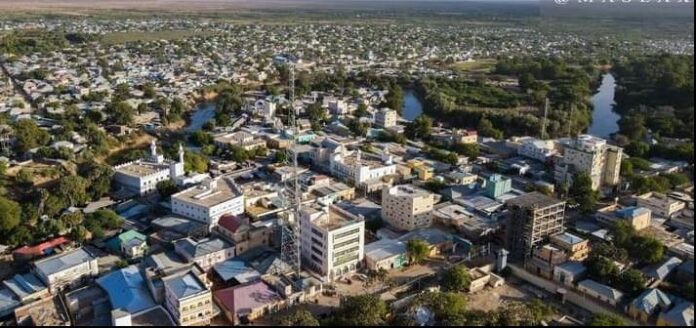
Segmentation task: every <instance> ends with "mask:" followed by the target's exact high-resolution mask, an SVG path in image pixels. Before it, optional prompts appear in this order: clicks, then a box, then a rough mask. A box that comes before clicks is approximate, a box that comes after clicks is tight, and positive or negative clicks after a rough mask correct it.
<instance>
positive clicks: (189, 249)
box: [174, 238, 235, 272]
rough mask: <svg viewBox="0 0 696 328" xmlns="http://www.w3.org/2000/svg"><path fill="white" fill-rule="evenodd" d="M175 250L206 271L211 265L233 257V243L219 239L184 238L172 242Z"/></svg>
mask: <svg viewBox="0 0 696 328" xmlns="http://www.w3.org/2000/svg"><path fill="white" fill-rule="evenodd" d="M174 249H175V250H176V252H177V253H178V254H179V255H181V256H182V257H184V258H185V259H186V260H188V261H189V262H194V263H196V264H198V266H200V267H201V269H203V271H206V272H207V271H208V270H209V269H211V268H212V267H213V265H215V264H218V263H220V262H223V261H225V260H227V259H230V258H232V257H234V255H235V253H234V245H232V244H230V243H228V242H226V241H224V240H222V239H220V238H214V239H209V238H206V239H202V240H199V241H194V240H193V239H191V238H184V239H180V240H177V241H175V242H174Z"/></svg>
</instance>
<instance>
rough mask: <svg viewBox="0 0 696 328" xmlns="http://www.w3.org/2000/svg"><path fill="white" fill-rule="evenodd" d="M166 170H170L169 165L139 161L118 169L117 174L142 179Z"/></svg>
mask: <svg viewBox="0 0 696 328" xmlns="http://www.w3.org/2000/svg"><path fill="white" fill-rule="evenodd" d="M164 170H169V165H167V164H158V163H152V162H146V161H142V160H139V161H135V162H133V163H129V164H126V165H123V166H121V167H119V168H117V169H116V172H118V173H121V174H124V175H128V176H132V177H137V178H142V177H145V176H148V175H151V174H155V173H157V172H160V171H164Z"/></svg>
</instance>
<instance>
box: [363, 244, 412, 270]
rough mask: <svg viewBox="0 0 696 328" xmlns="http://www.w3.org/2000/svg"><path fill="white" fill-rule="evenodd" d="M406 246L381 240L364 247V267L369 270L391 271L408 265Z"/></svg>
mask: <svg viewBox="0 0 696 328" xmlns="http://www.w3.org/2000/svg"><path fill="white" fill-rule="evenodd" d="M406 253H407V251H406V244H405V243H404V242H401V241H398V240H393V239H381V240H378V241H376V242H374V243H371V244H367V245H365V265H366V267H367V269H369V270H375V271H377V270H380V269H385V270H391V269H398V268H402V267H404V266H405V265H407V264H408V255H407V254H406Z"/></svg>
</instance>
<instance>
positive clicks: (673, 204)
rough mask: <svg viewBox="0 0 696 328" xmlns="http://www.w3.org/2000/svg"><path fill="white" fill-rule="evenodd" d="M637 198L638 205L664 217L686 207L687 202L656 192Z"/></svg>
mask: <svg viewBox="0 0 696 328" xmlns="http://www.w3.org/2000/svg"><path fill="white" fill-rule="evenodd" d="M635 199H636V203H637V205H638V207H645V208H647V209H649V210H650V211H651V212H652V213H653V215H655V216H658V217H661V218H664V219H668V218H671V217H672V215H674V214H675V213H677V212H679V211H681V210H683V209H684V208H685V207H686V203H684V202H682V201H679V200H676V199H674V198H671V197H667V196H666V195H664V194H660V193H656V192H649V193H647V194H643V195H639V196H636V197H635Z"/></svg>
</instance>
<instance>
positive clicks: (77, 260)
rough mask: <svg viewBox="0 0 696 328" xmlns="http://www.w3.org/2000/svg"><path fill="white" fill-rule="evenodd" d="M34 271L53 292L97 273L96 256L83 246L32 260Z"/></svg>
mask: <svg viewBox="0 0 696 328" xmlns="http://www.w3.org/2000/svg"><path fill="white" fill-rule="evenodd" d="M34 273H35V274H36V275H37V276H38V277H39V279H41V281H42V282H43V283H44V284H46V286H47V287H48V289H49V291H50V292H51V293H54V292H56V291H59V290H62V289H63V288H64V287H70V286H72V285H74V284H75V283H76V282H79V281H80V280H82V278H86V277H95V276H97V275H98V274H99V266H98V265H97V258H96V257H94V256H93V255H92V254H90V253H89V252H87V251H86V250H85V249H83V248H78V249H75V250H72V251H68V252H65V253H62V254H58V255H54V256H51V257H49V258H46V259H42V260H39V261H36V262H34Z"/></svg>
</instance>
